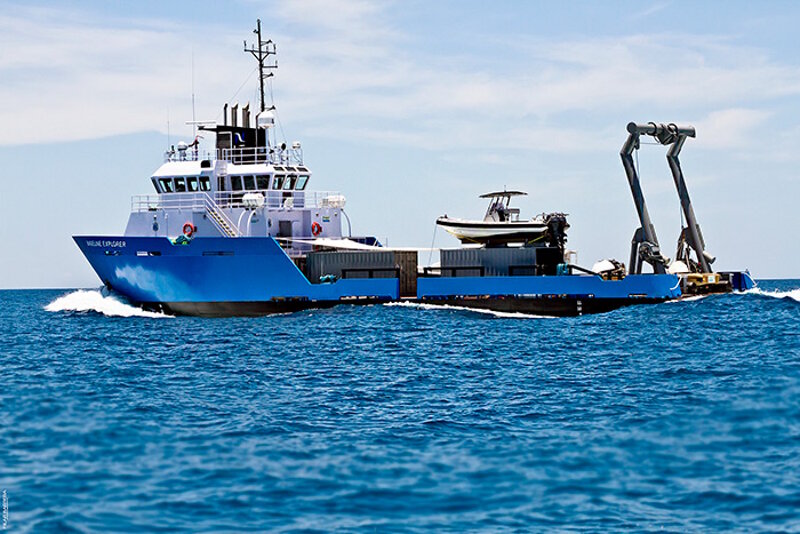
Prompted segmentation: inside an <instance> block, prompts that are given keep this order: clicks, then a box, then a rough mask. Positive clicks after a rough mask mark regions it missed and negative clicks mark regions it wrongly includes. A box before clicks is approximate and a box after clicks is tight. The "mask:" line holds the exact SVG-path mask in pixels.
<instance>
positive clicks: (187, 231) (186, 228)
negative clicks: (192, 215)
mask: <svg viewBox="0 0 800 534" xmlns="http://www.w3.org/2000/svg"><path fill="white" fill-rule="evenodd" d="M196 231H197V227H196V226H195V225H193V224H192V223H191V222H189V221H186V223H185V224H184V225H183V235H185V236H186V237H192V236H193V235H194V233H195V232H196Z"/></svg>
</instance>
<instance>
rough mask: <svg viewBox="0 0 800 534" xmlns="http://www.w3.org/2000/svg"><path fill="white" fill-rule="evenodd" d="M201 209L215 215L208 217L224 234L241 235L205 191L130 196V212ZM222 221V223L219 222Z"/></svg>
mask: <svg viewBox="0 0 800 534" xmlns="http://www.w3.org/2000/svg"><path fill="white" fill-rule="evenodd" d="M168 209H175V210H203V211H205V212H208V213H213V214H214V215H215V216H216V217H213V216H212V217H209V218H210V219H211V221H212V223H213V224H214V226H216V227H217V229H218V230H219V231H220V232H222V233H223V234H225V235H231V234H232V235H231V237H241V232H239V229H238V228H236V225H235V224H234V223H233V221H232V220H231V219H230V217H228V215H227V214H226V213H225V212H224V211H223V210H222V209H220V206H219V205H218V204H217V203H216V202H214V199H212V198H211V195H209V194H208V193H207V192H205V191H199V192H192V193H164V194H162V195H134V196H133V197H131V212H134V213H141V212H146V211H159V210H168ZM217 218H218V219H219V221H222V223H224V225H227V226H228V228H225V227H224V225H223V224H220V222H219V221H218V220H217Z"/></svg>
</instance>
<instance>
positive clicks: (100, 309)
mask: <svg viewBox="0 0 800 534" xmlns="http://www.w3.org/2000/svg"><path fill="white" fill-rule="evenodd" d="M44 309H45V310H47V311H49V312H64V311H77V312H88V311H93V312H97V313H102V314H103V315H105V316H108V317H149V318H154V319H155V318H158V319H160V318H164V317H171V316H170V315H165V314H163V313H156V312H151V311H146V310H143V309H141V308H137V307H136V306H131V305H130V304H128V303H126V302H123V301H122V300H120V299H119V298H117V297H114V296H111V295H103V294H102V293H101V292H100V291H99V290H96V289H92V290H87V289H79V290H77V291H73V292H72V293H67V294H66V295H63V296H61V297H58V298H57V299H56V300H54V301H53V302H51V303H50V304H48V305H47V306H45V307H44Z"/></svg>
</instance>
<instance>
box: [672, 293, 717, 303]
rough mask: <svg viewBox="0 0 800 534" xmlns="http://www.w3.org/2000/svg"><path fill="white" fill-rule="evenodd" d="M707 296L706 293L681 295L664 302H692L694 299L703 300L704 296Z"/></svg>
mask: <svg viewBox="0 0 800 534" xmlns="http://www.w3.org/2000/svg"><path fill="white" fill-rule="evenodd" d="M707 297H708V295H692V296H691V297H681V298H679V299H672V300H668V301H666V303H667V304H676V303H678V302H694V301H696V300H703V299H704V298H707Z"/></svg>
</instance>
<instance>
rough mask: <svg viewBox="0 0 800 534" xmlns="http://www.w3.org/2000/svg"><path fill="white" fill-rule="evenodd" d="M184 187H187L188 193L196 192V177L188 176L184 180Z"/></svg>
mask: <svg viewBox="0 0 800 534" xmlns="http://www.w3.org/2000/svg"><path fill="white" fill-rule="evenodd" d="M186 186H187V188H188V189H189V191H191V192H193V193H194V192H195V191H197V177H196V176H190V177H188V178H187V179H186Z"/></svg>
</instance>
